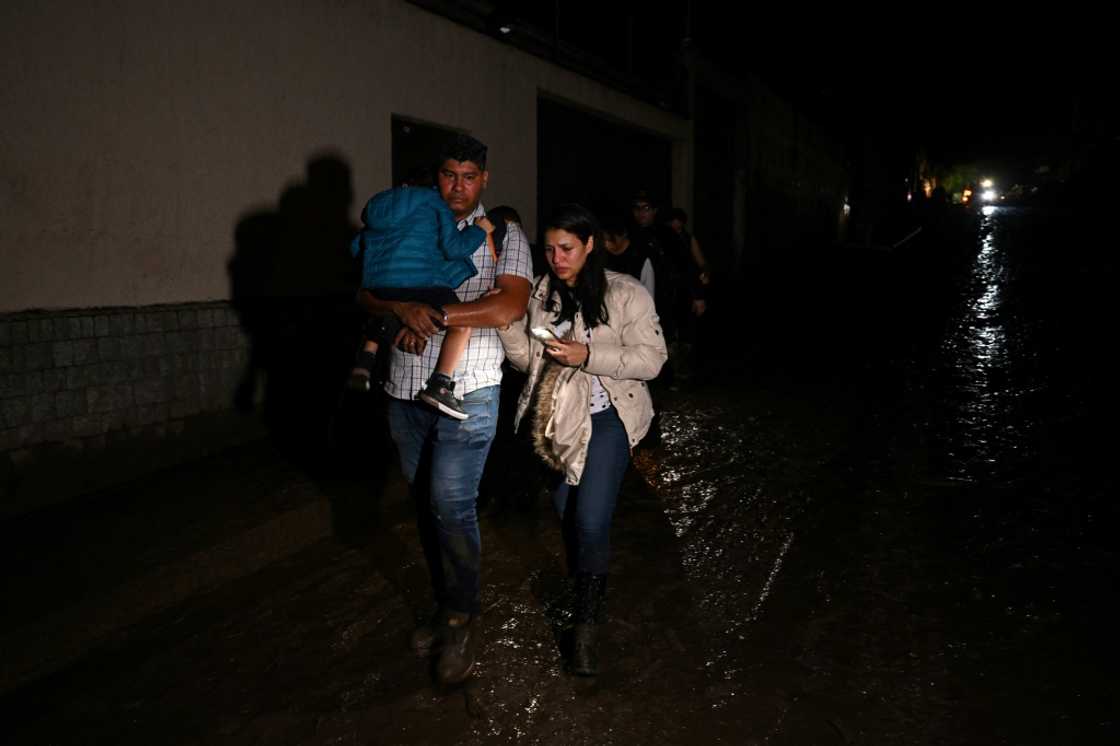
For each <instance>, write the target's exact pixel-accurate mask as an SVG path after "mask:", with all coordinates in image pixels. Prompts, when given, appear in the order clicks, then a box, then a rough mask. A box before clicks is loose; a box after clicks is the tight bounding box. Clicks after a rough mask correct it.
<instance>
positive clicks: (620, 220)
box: [602, 213, 630, 238]
mask: <svg viewBox="0 0 1120 746" xmlns="http://www.w3.org/2000/svg"><path fill="white" fill-rule="evenodd" d="M602 229H603V235H606V236H614V237H615V238H623V237H624V236H628V235H630V229H629V228H628V227H627V224H626V218H624V217H622V216H621V215H615V214H614V213H611V214H610V215H607V216H606V217H605V218H603V222H602Z"/></svg>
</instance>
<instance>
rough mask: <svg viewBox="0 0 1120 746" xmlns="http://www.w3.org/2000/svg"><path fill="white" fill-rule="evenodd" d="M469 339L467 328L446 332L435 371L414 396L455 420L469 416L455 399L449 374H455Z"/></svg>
mask: <svg viewBox="0 0 1120 746" xmlns="http://www.w3.org/2000/svg"><path fill="white" fill-rule="evenodd" d="M470 338H471V330H470V329H469V328H467V327H455V328H454V329H448V330H447V334H446V335H445V336H444V338H443V345H442V346H441V347H440V349H439V359H438V360H436V369H435V370H434V371H433V372H432V377H431V378H429V379H428V383H427V385H426V386H424V388H423V389H422V390H421V391H420V392H418V393H417V395H416V398H418V399H420V400H421V401H424V402H427V403H428V404H430V405H432V406H433V407H435V408H436V409H438V410H439V411H441V412H443V413H444V414H445V415H447V416H449V417H454V418H455V419H457V420H465V419H467V418H468V417H469V416H470V415H468V414H467V412H466V410H465V409H463V403H462V402H461V401H459V400H458V399H456V398H455V393H454V391H455V382H454V381H453V380H451V374H452V373H454V372H455V366H456V365H458V364H459V358H461V357H462V356H463V352H464V351H465V350H466V349H467V342H468V341H469V340H470Z"/></svg>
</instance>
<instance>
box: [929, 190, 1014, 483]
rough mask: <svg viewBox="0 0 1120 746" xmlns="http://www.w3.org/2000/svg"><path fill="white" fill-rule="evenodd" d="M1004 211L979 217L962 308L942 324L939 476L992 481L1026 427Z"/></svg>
mask: <svg viewBox="0 0 1120 746" xmlns="http://www.w3.org/2000/svg"><path fill="white" fill-rule="evenodd" d="M1009 218H1014V216H1013V215H1012V214H1011V213H1010V211H1007V210H1001V209H995V208H993V209H992V210H985V211H984V215H983V218H982V219H981V221H980V230H979V241H978V250H977V253H976V257H975V259H974V260H973V262H972V265H971V267H970V270H969V276H968V279H967V282H966V284H965V287H964V293H963V297H962V301H963V303H962V305H961V306H960V307H959V312H958V313H957V314H956V315H955V316H954V317H953V318H952V319H951V320H950V324H949V331H948V334H947V335H946V337H945V341H944V344H943V345H942V349H941V360H940V366H941V368H942V369H943V371H944V372H945V376H946V378H947V381H946V383H947V385H946V387H945V388H946V391H945V394H946V400H947V402H948V403H949V411H948V412H947V413H946V418H945V422H943V423H941V428H942V430H943V432H941V433H940V435H941V439H942V443H943V450H944V455H945V461H946V463H945V464H944V470H945V471H946V472H947V476H951V477H956V478H962V479H968V480H983V479H989V478H999V477H1000V475H1001V474H1004V473H1006V472H1008V471H1009V469H1010V468H1011V467H1012V464H1013V462H1014V461H1017V460H1018V458H1019V457H1021V455H1022V451H1023V447H1024V442H1025V439H1024V436H1025V431H1026V429H1028V428H1029V423H1028V422H1027V421H1026V420H1025V419H1024V418H1023V417H1022V416H1021V413H1020V408H1021V398H1022V396H1023V394H1024V393H1026V392H1028V391H1029V390H1030V389H1031V386H1030V384H1029V381H1024V380H1019V379H1022V374H1023V372H1024V362H1026V358H1028V357H1029V356H1030V354H1031V353H1030V343H1029V328H1028V327H1027V326H1026V325H1025V324H1023V322H1022V319H1020V318H1018V317H1017V316H1016V313H1015V311H1014V308H1013V306H1012V300H1013V299H1012V298H1011V297H1010V296H1011V294H1012V292H1013V285H1014V277H1013V275H1012V272H1011V269H1010V267H1011V263H1010V260H1009V257H1008V251H1007V247H1006V245H1005V244H1006V243H1007V235H1006V232H1007V221H1008V219H1009Z"/></svg>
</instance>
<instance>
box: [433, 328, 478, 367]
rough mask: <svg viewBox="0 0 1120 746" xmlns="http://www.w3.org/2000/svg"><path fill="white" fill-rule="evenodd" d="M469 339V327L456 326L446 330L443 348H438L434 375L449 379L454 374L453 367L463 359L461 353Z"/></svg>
mask: <svg viewBox="0 0 1120 746" xmlns="http://www.w3.org/2000/svg"><path fill="white" fill-rule="evenodd" d="M470 338H471V330H470V327H467V326H456V327H454V328H452V329H448V330H447V334H446V335H444V338H443V346H441V347H440V348H439V359H438V360H436V373H442V374H443V375H445V376H447V377H448V378H451V374H452V373H454V372H455V366H456V365H458V364H459V359H460V358H462V357H463V352H465V351H466V349H467V342H469V341H470Z"/></svg>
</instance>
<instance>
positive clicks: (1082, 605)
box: [0, 210, 1120, 744]
mask: <svg viewBox="0 0 1120 746" xmlns="http://www.w3.org/2000/svg"><path fill="white" fill-rule="evenodd" d="M1094 238H1095V235H1094V234H1093V233H1092V231H1090V230H1087V229H1086V228H1085V227H1084V226H1083V225H1080V224H1078V223H1076V222H1074V220H1073V218H1072V216H1070V215H1061V214H1056V215H1055V214H1038V213H1032V212H1029V211H1015V210H1003V211H997V212H996V213H995V214H991V215H977V216H975V217H967V218H964V217H961V218H960V219H958V220H957V221H955V222H953V223H952V224H950V225H945V226H941V227H940V228H939V230H938V231H936V232H935V231H932V230H931V231H927V234H926V236H925V237H924V238H923V241H924V243H922V244H920V245H918V246H915V247H914V248H912V249H911V250H910V251H909V252H908V253H905V254H899V255H878V254H870V253H869V254H867V255H862V256H850V255H849V256H845V257H843V261H838V259H837V258H836V257H828V256H815V257H813V261H814V262H815V265H814V266H816V268H817V270H819V271H808V270H806V269H805V268H804V267H802V268H799V269H794V268H786V271H785V272H783V273H781V274H780V276H781V277H784V278H786V279H787V281H786V282H765V283H764V282H761V281H760V282H758V283H757V284H755V285H753V286H752V287H751V288H750V292H749V293H745V294H744V297H745V298H746V300H744V301H742V302H741V303H740V304H739V305H737V306H735V307H733V308H732V307H729V306H727V307H724V308H723V309H721V310H722V311H723V312H724V313H725V314H726V317H730V316H731V315H732V314H736V315H741V316H742V317H743V318H745V319H748V320H749V321H748V322H746V327H745V328H746V329H747V331H746V332H742V331H741V329H742V327H736V329H739V330H740V331H739V332H737V333H735V334H731V335H730V338H731V339H733V344H728V342H727V339H728V338H729V337H728V336H725V337H724V338H723V339H722V344H721V345H719V346H718V349H719V350H720V354H714V353H713V354H709V355H708V356H707V357H706V358H704V359H703V360H701V361H700V363H699V364H698V365H697V366H695V367H694V368H693V370H692V375H691V376H690V377H689V378H688V379H687V380H686V379H678V380H677V381H676V382H675V390H670V389H669V388H668V387H663V388H662V390H661V391H660V393H659V398H658V402H659V406H660V408H661V409H662V410H663V411H664V415H663V423H662V431H663V437H662V443H661V445H660V446H659V447H657V448H655V449H646V450H642V451H640V452H639V453H638V455H637V456H636V458H635V462H634V468H633V469H632V470H631V472H630V473H629V474H628V476H627V479H626V483H625V485H624V489H623V496H622V498H621V500H620V504H619V508H618V512H617V514H616V518H615V524H614V525H615V530H614V533H613V548H614V557H613V560H612V576H611V586H610V600H609V611H610V621H609V623H608V626H607V627H606V632H605V637H606V639H605V644H604V650H603V654H604V672H603V674H602V675H601V676H599V677H598V678H597V679H594V680H586V679H576V678H573V677H570V676H568V675H566V674H565V673H564V672H563V670H562V667H561V664H560V660H559V657H558V652H557V636H558V633H559V630H560V629H561V628H562V627H563V625H564V623H565V618H566V617H565V614H566V608H567V603H566V602H567V599H566V593H567V587H566V583H565V578H564V571H563V567H564V562H563V555H562V547H561V543H560V535H559V530H558V526H557V523H556V521H555V519H554V516H553V515H552V513H551V510H550V508H549V506H548V503H547V500H546V499H545V498H544V497H543V496H542V495H541V494H540V493H539V487H540V482H539V479H538V477H537V476H536V474H535V471H534V462H533V457H532V456H531V454H529V453H528V451H527V450H526V448H525V447H524V444H522V443H520V442H518V441H516V440H509V439H507V440H505V441H503V442H501V443H500V444H498V445H497V446H496V447H495V451H494V453H493V455H492V461H491V471H490V474H489V475H488V477H487V480H486V482H485V485H484V486H485V492H484V495H483V499H482V504H483V519H482V532H483V547H484V549H483V559H484V591H483V608H484V617H483V625H484V626H483V638H482V639H483V645H482V655H481V665H480V667H479V670H478V673H477V675H476V677H475V679H474V680H473V681H472V682H471V683H470V684H469V685H468V686H466V687H461V688H456V689H453V690H450V691H441V690H438V689H437V688H435V687H434V686H433V684H432V678H431V675H430V667H429V664H428V662H426V661H423V660H420V659H417V658H415V657H413V656H412V655H411V653H409V652H408V651H407V648H406V640H407V635H408V632H409V630H410V628H411V625H412V624H413V623H414V621H415V620H416V619H418V618H420V617H421V616H423V615H424V613H425V612H426V611H427V610H428V606H427V605H428V602H429V600H428V596H427V590H426V573H425V570H424V565H423V559H422V555H421V552H420V548H419V545H418V542H417V541H416V538H415V535H414V530H413V526H412V513H411V510H412V508H411V505H410V504H409V503H408V502H407V500H406V499H405V498H404V497H403V493H402V492H401V491H400V489H399V478H398V477H396V476H395V475H393V474H392V471H391V469H389V470H387V471H385V472H384V474H382V475H381V476H380V477H379V478H375V479H369V478H367V477H365V476H363V475H362V474H361V471H360V468H361V466H362V462H361V461H360V459H359V457H358V456H356V455H355V451H359V450H360V449H363V448H367V447H368V448H377V447H378V444H377V443H370V442H368V441H362V440H361V439H360V438H357V437H354V436H353V433H351V434H350V437H349V440H347V438H346V437H344V438H343V441H344V442H348V443H349V445H350V449H349V450H347V449H345V448H344V449H342V450H341V452H340V453H338V454H336V458H337V460H336V461H334V462H332V464H331V467H332V468H326V469H323V468H319V469H316V470H312V472H306V473H305V472H301V471H300V469H299V468H293V467H292V465H291V464H290V463H289V462H286V461H284V460H283V458H282V457H280V456H279V455H277V456H275V457H274V458H275V463H270V462H269V461H268V460H267V459H266V460H263V461H262V460H261V459H259V458H257V459H255V460H253V462H252V463H251V464H250V465H248V466H246V469H245V470H243V471H242V472H241V473H239V474H238V479H237V480H236V485H235V486H230V487H223V482H222V479H225V477H222V476H221V475H219V474H217V472H215V474H216V476H215V480H214V484H213V485H212V487H211V489H212V490H214V491H216V492H218V493H220V492H221V491H222V490H223V489H229V490H234V489H236V490H238V491H244V490H246V489H252V488H253V485H254V484H260V485H262V489H265V487H264V485H266V484H267V485H269V487H267V489H273V488H274V487H275V482H276V479H277V475H286V476H285V477H284V478H285V479H288V480H289V481H292V482H293V483H295V482H301V483H302V482H306V483H309V484H313V485H314V486H315V488H316V489H317V490H318V491H320V493H321V494H323V495H325V496H326V497H327V498H328V499H329V501H330V504H331V507H332V510H333V511H334V513H335V528H336V531H335V536H334V537H333V538H331V539H327V540H323V541H320V542H317V543H315V544H314V545H312V546H310V547H309V548H307V549H305V550H304V551H302V552H300V553H298V554H296V555H293V556H291V557H288V558H286V559H284V560H282V561H279V562H276V563H273V564H271V565H269V566H268V567H266V568H265V569H263V570H261V571H259V572H256V573H254V574H252V575H249V576H247V577H244V578H242V579H240V580H236V581H234V582H230V583H226V584H224V585H222V586H221V587H219V588H217V589H215V590H213V591H211V592H208V593H206V594H202V595H198V596H195V597H193V598H191V599H189V600H188V601H186V602H184V603H182V604H180V605H177V606H175V607H174V608H171V609H168V610H166V611H163V612H161V613H159V614H158V615H155V616H153V617H151V618H149V619H148V620H146V621H145V622H143V623H141V624H137V625H134V626H132V627H130V628H128V629H125V630H121V631H117V632H115V633H113V634H111V635H109V636H107V637H105V638H104V639H102V640H101V641H100V642H99V643H98V644H97V645H96V646H93V647H91V648H90V649H89V651H88V653H87V654H85V655H84V656H83V657H82V658H81V659H79V660H78V661H76V662H75V663H74V664H72V665H70V666H68V667H66V668H65V669H64V670H62V671H59V672H57V673H55V674H52V675H51V676H48V677H45V678H42V679H41V680H39V681H37V682H34V683H31V684H28V685H26V686H24V687H22V688H20V689H18V690H16V691H14V692H9V693H8V694H6V695H5V696H4V697H3V698H2V699H0V709H2V711H3V713H4V717H5V721H6V724H7V727H6V730H7V732H8V736H6V737H5V740H6V741H7V742H11V743H60V744H62V743H83V744H85V743H164V744H193V743H198V744H212V743H230V744H252V743H269V744H288V743H290V744H303V743H310V744H334V743H338V744H349V743H386V744H392V743H399V744H429V743H505V742H524V743H542V744H571V743H576V744H578V743H596V744H602V743H618V744H629V743H639V742H641V743H705V742H713V743H729V744H754V743H757V744H763V743H772V744H818V743H819V744H831V743H836V744H845V743H868V744H880V743H885V744H914V743H923V744H926V743H928V744H948V743H954V744H956V743H960V744H972V743H976V744H991V743H1007V744H1022V743H1040V744H1041V743H1047V744H1050V743H1102V744H1103V743H1115V742H1117V741H1118V740H1120V726H1118V725H1117V722H1116V719H1117V706H1118V704H1120V702H1118V701H1117V699H1118V697H1117V688H1116V686H1115V679H1116V677H1115V675H1114V669H1115V664H1116V662H1117V655H1116V653H1117V645H1116V642H1115V640H1114V634H1113V628H1114V627H1115V624H1114V623H1113V618H1112V608H1113V606H1114V604H1113V601H1112V597H1113V596H1114V594H1115V588H1116V584H1117V583H1116V580H1117V578H1116V561H1115V560H1116V553H1115V548H1114V547H1115V542H1114V541H1113V540H1112V535H1111V534H1112V531H1113V529H1114V528H1115V527H1116V525H1117V521H1116V508H1115V507H1114V505H1113V503H1114V499H1115V498H1114V494H1115V477H1114V472H1113V469H1112V468H1111V466H1112V462H1113V461H1114V459H1115V456H1114V455H1113V453H1112V450H1113V449H1112V448H1111V447H1110V446H1111V445H1112V443H1114V442H1115V437H1113V436H1111V435H1110V434H1109V433H1110V432H1111V430H1110V428H1111V427H1113V426H1114V419H1113V416H1114V414H1115V411H1116V410H1115V401H1116V397H1115V392H1114V391H1113V388H1114V386H1115V384H1114V383H1112V382H1113V381H1115V380H1117V378H1116V377H1115V376H1114V375H1113V373H1114V372H1115V367H1114V365H1113V364H1112V363H1111V355H1110V354H1109V350H1108V349H1107V348H1108V346H1109V344H1110V342H1109V340H1111V339H1112V338H1114V337H1115V334H1114V332H1113V331H1112V330H1111V318H1112V316H1114V314H1111V315H1109V309H1108V302H1107V299H1108V298H1109V297H1110V295H1111V293H1112V292H1113V291H1112V284H1111V281H1112V279H1113V278H1114V277H1115V273H1114V271H1113V266H1114V263H1113V260H1112V259H1111V258H1110V257H1102V256H1100V255H1099V252H1098V251H1097V250H1096V249H1095V248H1094V246H1095V243H1094V241H1093V239H1094ZM715 349H717V348H716V347H715V346H710V347H709V350H715ZM732 349H734V351H735V354H734V355H732V354H729V350H732ZM320 466H321V465H320ZM197 468H198V470H200V471H201V472H202V473H205V470H206V469H207V468H208V467H207V465H206V464H201V465H199V466H198V467H197ZM223 473H224V472H223ZM254 474H258V475H259V478H257V477H254V476H253V475H254ZM394 484H396V489H394ZM386 485H388V487H389V488H388V489H385V487H386ZM161 488H162V487H161V485H160V483H159V481H158V478H157V479H155V480H153V481H152V483H151V490H152V491H153V493H158V492H159V491H160V490H161ZM122 551H123V550H122Z"/></svg>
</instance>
